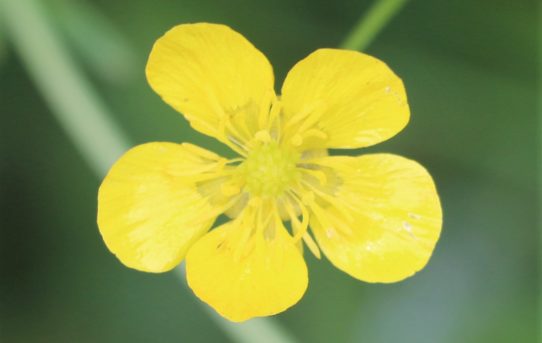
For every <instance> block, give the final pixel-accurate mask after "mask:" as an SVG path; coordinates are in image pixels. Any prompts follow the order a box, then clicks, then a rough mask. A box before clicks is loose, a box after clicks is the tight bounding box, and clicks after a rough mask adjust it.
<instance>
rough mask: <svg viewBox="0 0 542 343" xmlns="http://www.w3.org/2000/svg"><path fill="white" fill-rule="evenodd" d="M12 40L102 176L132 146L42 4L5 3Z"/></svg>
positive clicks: (1, 3)
mask: <svg viewBox="0 0 542 343" xmlns="http://www.w3.org/2000/svg"><path fill="white" fill-rule="evenodd" d="M0 15H2V16H3V18H2V21H3V23H4V26H5V28H6V31H7V32H6V34H7V38H8V39H10V40H11V43H12V44H13V46H14V47H15V50H16V51H17V52H18V54H19V56H20V58H21V59H22V61H23V63H24V66H25V67H26V69H27V71H28V73H29V75H30V77H31V78H32V80H33V81H34V83H35V85H36V87H37V88H38V90H39V91H40V93H41V94H42V96H43V98H44V99H45V101H46V102H47V104H48V105H49V108H50V109H51V113H52V114H53V115H54V116H55V117H56V119H57V120H58V122H59V123H60V125H61V126H62V128H63V129H64V131H65V132H66V134H68V135H69V137H70V139H71V140H72V141H73V142H74V144H75V145H76V146H77V149H78V150H79V152H80V153H81V155H82V157H83V158H84V159H86V162H88V164H89V166H90V167H91V168H92V169H93V170H94V172H95V173H96V175H98V176H100V177H102V176H103V175H104V173H105V172H106V171H107V170H108V169H109V167H110V166H111V164H112V163H113V162H114V161H115V160H116V159H117V158H118V157H119V156H120V155H121V154H122V153H123V152H124V151H126V150H127V149H128V148H129V147H130V145H131V144H130V143H129V141H128V139H127V138H126V135H125V134H124V132H122V130H121V129H120V128H119V127H118V126H117V125H116V124H115V123H114V122H113V121H112V120H111V118H112V115H111V113H110V112H109V111H108V109H107V108H106V106H105V105H104V103H103V102H102V101H101V100H100V98H99V96H98V95H97V94H96V92H95V91H94V89H93V88H92V86H91V85H90V83H89V82H88V81H87V79H86V78H85V76H84V75H83V74H82V73H81V71H80V69H78V68H77V65H76V64H75V62H74V60H73V59H72V58H71V57H70V55H69V54H68V52H67V51H66V48H65V46H64V45H63V43H62V41H61V40H60V39H59V38H58V37H57V35H56V31H55V30H54V29H53V28H52V27H51V25H50V23H49V22H48V20H47V17H46V15H45V14H44V11H43V9H42V7H41V6H40V2H39V1H36V0H0Z"/></svg>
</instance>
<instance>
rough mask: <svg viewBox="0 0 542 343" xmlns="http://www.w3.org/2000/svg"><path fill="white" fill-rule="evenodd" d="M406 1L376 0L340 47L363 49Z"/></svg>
mask: <svg viewBox="0 0 542 343" xmlns="http://www.w3.org/2000/svg"><path fill="white" fill-rule="evenodd" d="M407 1H408V0H376V1H375V3H374V4H373V6H372V7H371V8H370V9H369V11H367V13H365V15H363V16H362V17H361V19H360V20H359V21H358V22H357V24H356V25H355V26H354V28H353V29H352V30H351V31H350V33H349V34H348V36H347V37H346V39H345V40H344V41H343V42H342V44H341V45H340V47H341V48H343V49H350V50H360V51H361V50H365V48H367V46H369V44H371V42H372V41H373V39H374V38H375V37H376V35H377V34H378V33H379V32H380V31H382V29H383V28H384V27H385V26H386V24H388V22H389V21H390V20H391V19H392V18H393V17H394V16H395V15H396V14H397V13H398V12H399V10H400V9H401V8H402V7H403V6H404V5H405V4H406V2H407Z"/></svg>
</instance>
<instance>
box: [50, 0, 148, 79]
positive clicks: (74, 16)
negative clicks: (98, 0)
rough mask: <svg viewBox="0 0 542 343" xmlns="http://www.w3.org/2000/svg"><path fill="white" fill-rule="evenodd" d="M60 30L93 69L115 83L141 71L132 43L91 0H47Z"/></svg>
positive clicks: (131, 77)
mask: <svg viewBox="0 0 542 343" xmlns="http://www.w3.org/2000/svg"><path fill="white" fill-rule="evenodd" d="M48 5H49V10H50V13H51V15H52V19H53V20H55V22H56V23H57V24H58V27H59V30H60V32H61V34H62V35H63V36H64V37H65V38H66V40H67V42H68V43H69V44H70V46H71V48H72V49H73V50H74V51H75V52H76V54H77V56H78V58H80V59H81V60H82V61H83V62H84V63H86V64H87V65H88V67H89V68H90V69H91V70H92V73H93V74H95V75H97V76H98V77H100V78H102V79H104V80H105V81H107V82H112V83H124V82H128V81H131V80H133V78H134V75H135V74H136V73H139V72H140V70H138V69H137V67H138V59H144V57H143V56H141V57H140V58H138V55H137V54H136V52H135V50H134V48H133V47H132V45H131V43H130V42H129V40H128V39H127V37H125V35H124V34H123V33H122V32H121V31H120V30H119V29H118V28H117V27H116V25H115V24H114V22H113V21H111V20H110V19H109V18H108V17H107V16H105V15H104V14H103V13H102V12H101V11H100V10H99V9H98V8H97V7H96V6H95V5H94V4H93V3H92V2H89V1H87V0H69V1H68V0H60V1H52V2H49V3H48Z"/></svg>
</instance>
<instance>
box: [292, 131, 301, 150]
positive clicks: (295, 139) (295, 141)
mask: <svg viewBox="0 0 542 343" xmlns="http://www.w3.org/2000/svg"><path fill="white" fill-rule="evenodd" d="M290 143H292V146H295V147H298V146H300V145H301V144H302V143H303V137H301V135H297V134H296V135H294V136H293V137H292V139H291V140H290Z"/></svg>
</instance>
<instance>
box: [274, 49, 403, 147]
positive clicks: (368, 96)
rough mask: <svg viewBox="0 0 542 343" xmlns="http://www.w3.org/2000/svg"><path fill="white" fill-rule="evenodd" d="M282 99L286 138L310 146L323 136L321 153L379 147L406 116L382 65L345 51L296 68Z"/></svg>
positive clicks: (315, 56)
mask: <svg viewBox="0 0 542 343" xmlns="http://www.w3.org/2000/svg"><path fill="white" fill-rule="evenodd" d="M281 99H282V103H283V106H284V107H283V111H284V122H285V125H286V130H289V131H288V132H289V135H290V137H292V138H293V139H296V140H298V141H300V138H303V137H302V136H303V135H304V134H305V135H309V136H311V137H310V139H312V140H314V137H318V136H322V135H321V134H319V132H322V133H323V134H324V136H323V137H324V138H322V139H321V142H320V147H324V148H361V147H366V146H370V145H374V144H376V143H379V142H382V141H384V140H386V139H388V138H390V137H392V136H394V135H395V134H397V133H398V132H399V131H401V130H402V129H403V128H404V127H405V125H406V124H407V123H408V120H409V115H410V111H409V107H408V103H407V98H406V93H405V89H404V87H403V83H402V81H401V79H399V78H398V77H397V76H396V75H395V74H394V73H393V72H392V71H391V70H390V69H389V68H388V67H387V66H386V64H385V63H384V62H382V61H380V60H378V59H376V58H374V57H371V56H369V55H366V54H364V53H361V52H357V51H349V50H336V49H319V50H316V51H315V52H313V53H312V54H310V55H309V56H308V57H306V58H305V59H303V60H301V61H300V62H298V63H297V64H296V65H295V66H294V67H293V68H292V70H290V72H289V73H288V75H287V77H286V80H285V81H284V85H283V86H282V96H281ZM289 122H290V124H288V123H289ZM311 129H312V131H309V130H311ZM300 131H301V132H300ZM295 135H298V137H295Z"/></svg>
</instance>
